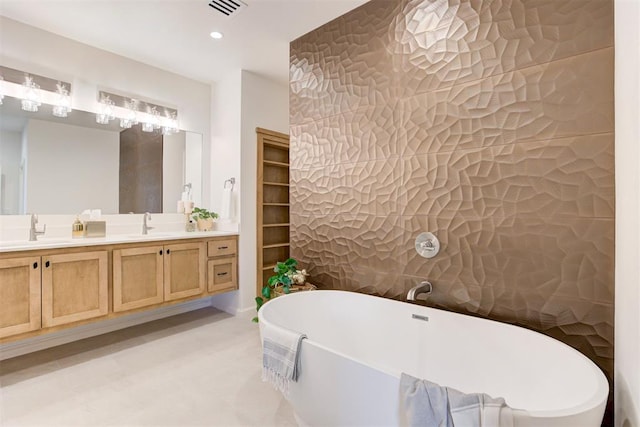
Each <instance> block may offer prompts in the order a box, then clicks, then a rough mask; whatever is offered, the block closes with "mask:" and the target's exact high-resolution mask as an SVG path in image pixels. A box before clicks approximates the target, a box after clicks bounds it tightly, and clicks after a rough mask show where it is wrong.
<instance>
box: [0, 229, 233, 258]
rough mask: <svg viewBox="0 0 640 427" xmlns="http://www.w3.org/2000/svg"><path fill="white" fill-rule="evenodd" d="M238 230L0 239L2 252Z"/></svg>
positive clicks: (218, 234) (227, 233) (213, 234)
mask: <svg viewBox="0 0 640 427" xmlns="http://www.w3.org/2000/svg"><path fill="white" fill-rule="evenodd" d="M237 235H238V232H237V231H195V232H186V231H170V232H163V231H158V232H155V233H154V232H153V231H150V232H149V234H147V235H142V234H141V233H138V234H135V233H132V234H114V235H111V236H109V235H108V236H106V237H85V238H79V239H73V238H71V237H68V238H56V237H51V238H47V237H39V238H38V240H37V241H35V242H29V241H27V240H0V253H4V252H18V251H27V250H37V249H58V248H72V247H77V246H99V245H113V244H118V243H144V242H154V241H162V240H181V239H196V238H207V237H222V236H237Z"/></svg>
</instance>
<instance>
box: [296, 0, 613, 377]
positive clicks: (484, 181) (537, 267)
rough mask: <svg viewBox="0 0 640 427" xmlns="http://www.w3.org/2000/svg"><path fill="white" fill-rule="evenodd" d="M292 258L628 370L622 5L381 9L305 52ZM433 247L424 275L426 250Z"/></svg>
mask: <svg viewBox="0 0 640 427" xmlns="http://www.w3.org/2000/svg"><path fill="white" fill-rule="evenodd" d="M290 71H291V74H290V77H291V86H290V111H291V200H292V207H291V212H292V213H291V222H292V228H291V230H292V231H291V241H292V255H293V256H294V257H296V258H298V259H299V260H300V261H301V262H302V264H303V265H305V266H306V267H308V269H309V270H310V272H311V274H312V276H313V281H314V282H316V283H318V284H319V285H320V286H321V287H325V288H335V289H348V290H354V291H360V292H366V293H370V294H377V295H382V296H385V297H389V298H397V299H403V298H404V296H405V295H406V293H407V291H408V289H409V288H410V287H411V286H413V285H415V284H416V283H418V282H419V281H421V280H425V279H429V280H431V281H432V282H433V284H434V293H433V294H432V295H431V296H430V298H429V303H430V304H431V305H434V306H438V307H444V308H448V309H452V310H455V311H460V312H465V313H473V314H477V315H481V316H486V317H489V318H493V319H499V320H504V321H508V322H511V323H515V324H519V325H523V326H526V327H529V328H533V329H536V330H538V331H542V332H544V333H546V334H549V335H551V336H554V337H556V338H559V339H561V340H562V341H565V342H567V343H568V344H570V345H572V346H574V347H575V348H577V349H579V350H580V351H582V352H583V353H585V354H586V355H588V356H589V357H590V358H592V359H593V360H594V361H595V362H596V363H598V365H599V366H601V367H602V368H603V369H604V370H605V371H606V372H607V373H608V374H609V375H610V377H611V373H612V368H613V292H614V281H613V256H614V161H613V154H614V152H613V150H614V146H613V141H614V138H613V130H614V126H613V2H612V1H610V0H566V1H557V0H493V1H490V0H468V1H467V0H459V1H457V0H428V1H425V0H413V1H409V0H392V1H387V0H372V1H370V2H369V3H366V4H365V5H363V6H362V7H360V8H358V9H356V10H354V11H352V12H350V13H348V14H347V15H345V16H342V17H340V18H338V19H336V20H334V21H332V22H330V23H328V24H326V25H324V26H323V27H320V28H318V29H317V30H315V31H313V32H311V33H309V34H307V35H305V36H303V37H301V38H299V39H298V40H296V41H294V42H293V43H292V44H291V70H290ZM422 231H432V232H434V233H435V234H436V235H437V236H438V237H439V238H440V241H441V243H442V250H441V253H440V254H439V255H438V256H437V257H436V258H434V259H431V260H426V259H424V258H421V257H420V256H418V255H417V254H416V253H415V250H414V245H413V242H414V239H415V237H416V236H417V235H418V234H419V233H420V232H422Z"/></svg>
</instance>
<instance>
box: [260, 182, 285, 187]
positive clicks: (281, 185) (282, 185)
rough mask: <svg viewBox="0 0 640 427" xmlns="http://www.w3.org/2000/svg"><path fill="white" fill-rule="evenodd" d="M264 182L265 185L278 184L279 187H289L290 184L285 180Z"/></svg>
mask: <svg viewBox="0 0 640 427" xmlns="http://www.w3.org/2000/svg"><path fill="white" fill-rule="evenodd" d="M262 184H264V185H276V186H278V187H288V186H289V184H288V183H286V184H285V183H284V182H263V183H262Z"/></svg>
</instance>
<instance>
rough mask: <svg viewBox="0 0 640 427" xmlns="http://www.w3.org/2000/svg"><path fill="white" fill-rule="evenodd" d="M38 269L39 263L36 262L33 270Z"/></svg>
mask: <svg viewBox="0 0 640 427" xmlns="http://www.w3.org/2000/svg"><path fill="white" fill-rule="evenodd" d="M36 268H38V263H37V262H34V263H33V269H34V270H35V269H36Z"/></svg>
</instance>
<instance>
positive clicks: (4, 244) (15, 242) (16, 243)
mask: <svg viewBox="0 0 640 427" xmlns="http://www.w3.org/2000/svg"><path fill="white" fill-rule="evenodd" d="M70 242H71V240H69V239H38V240H36V241H35V242H30V241H29V240H9V241H5V242H0V248H15V247H18V246H24V247H29V246H50V245H59V244H64V243H70Z"/></svg>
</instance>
